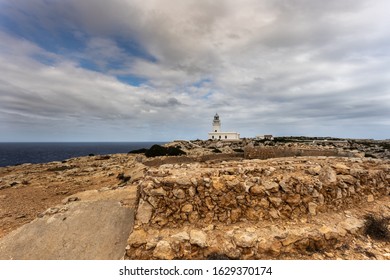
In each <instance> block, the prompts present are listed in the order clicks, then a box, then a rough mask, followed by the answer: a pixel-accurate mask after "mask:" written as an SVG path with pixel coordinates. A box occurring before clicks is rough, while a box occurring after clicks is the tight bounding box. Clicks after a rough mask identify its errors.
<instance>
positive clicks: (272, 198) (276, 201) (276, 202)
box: [269, 196, 282, 207]
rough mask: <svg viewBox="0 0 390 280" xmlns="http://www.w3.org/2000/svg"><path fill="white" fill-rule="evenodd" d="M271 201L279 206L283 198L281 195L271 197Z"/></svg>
mask: <svg viewBox="0 0 390 280" xmlns="http://www.w3.org/2000/svg"><path fill="white" fill-rule="evenodd" d="M269 201H270V202H271V203H272V204H273V205H274V206H275V207H279V206H280V204H281V203H282V199H281V198H280V197H273V196H271V197H269Z"/></svg>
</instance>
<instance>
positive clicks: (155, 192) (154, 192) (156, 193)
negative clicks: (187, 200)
mask: <svg viewBox="0 0 390 280" xmlns="http://www.w3.org/2000/svg"><path fill="white" fill-rule="evenodd" d="M150 194H151V195H153V196H165V195H166V194H167V192H166V191H165V190H164V189H163V188H161V187H160V188H157V189H152V190H151V191H150Z"/></svg>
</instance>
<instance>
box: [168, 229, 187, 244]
mask: <svg viewBox="0 0 390 280" xmlns="http://www.w3.org/2000/svg"><path fill="white" fill-rule="evenodd" d="M171 238H172V239H174V240H176V241H180V242H183V241H188V240H190V236H189V235H188V232H186V231H181V232H179V233H176V234H174V235H171Z"/></svg>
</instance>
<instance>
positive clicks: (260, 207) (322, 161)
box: [137, 158, 390, 228]
mask: <svg viewBox="0 0 390 280" xmlns="http://www.w3.org/2000/svg"><path fill="white" fill-rule="evenodd" d="M389 170H390V168H389V164H384V163H383V162H379V161H375V160H372V159H370V160H366V159H356V158H350V159H349V158H346V159H344V158H332V160H330V158H310V159H309V160H308V159H299V158H297V159H293V158H289V159H279V160H275V159H274V160H267V161H262V160H250V161H249V160H244V161H241V162H224V163H219V164H211V163H196V164H181V165H176V166H174V165H162V166H160V167H159V168H151V169H149V170H148V171H147V173H146V176H145V177H144V180H142V181H140V182H139V187H140V202H139V208H138V215H137V222H138V223H139V224H148V225H150V226H153V227H157V228H161V227H165V226H170V227H178V226H182V225H183V224H191V225H199V226H204V225H207V224H210V223H215V222H219V223H224V224H234V223H237V222H243V221H244V222H245V221H251V222H257V221H261V220H273V219H297V218H299V217H302V216H308V215H309V216H310V215H316V214H317V213H318V212H325V211H328V210H338V209H347V208H348V207H350V206H351V205H353V204H355V203H363V202H367V201H370V200H373V199H375V198H376V197H378V196H383V195H388V194H389V180H390V176H389V175H388V172H389Z"/></svg>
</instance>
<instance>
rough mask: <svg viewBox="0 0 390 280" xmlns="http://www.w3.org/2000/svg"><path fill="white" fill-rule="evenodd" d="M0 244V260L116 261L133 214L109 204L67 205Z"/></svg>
mask: <svg viewBox="0 0 390 280" xmlns="http://www.w3.org/2000/svg"><path fill="white" fill-rule="evenodd" d="M67 207H68V210H67V211H65V212H62V213H57V214H55V215H52V216H44V217H43V218H39V219H36V220H34V221H32V222H31V223H29V224H26V225H24V226H22V227H20V228H19V229H17V230H15V231H13V232H11V233H10V234H8V235H7V236H5V237H4V238H2V239H1V240H0V259H3V260H4V259H16V260H117V259H121V258H123V256H124V253H125V247H126V245H127V244H126V243H127V238H128V237H129V234H130V231H131V230H132V228H133V224H134V210H133V209H132V208H126V207H123V206H121V204H120V203H119V202H117V201H113V200H108V201H107V200H97V201H86V202H77V203H70V204H68V205H67Z"/></svg>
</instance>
